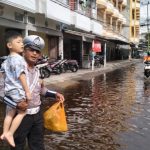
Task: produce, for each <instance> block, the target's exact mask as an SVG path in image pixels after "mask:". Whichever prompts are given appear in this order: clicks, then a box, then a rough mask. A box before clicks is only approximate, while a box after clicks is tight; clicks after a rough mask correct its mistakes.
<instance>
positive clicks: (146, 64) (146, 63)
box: [144, 61, 150, 78]
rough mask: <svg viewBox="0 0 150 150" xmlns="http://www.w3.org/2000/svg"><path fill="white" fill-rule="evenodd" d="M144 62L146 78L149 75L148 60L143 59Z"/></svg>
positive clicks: (149, 62) (149, 63) (149, 64)
mask: <svg viewBox="0 0 150 150" xmlns="http://www.w3.org/2000/svg"><path fill="white" fill-rule="evenodd" d="M144 64H145V66H144V75H145V76H146V77H147V78H148V77H149V76H150V61H145V62H144Z"/></svg>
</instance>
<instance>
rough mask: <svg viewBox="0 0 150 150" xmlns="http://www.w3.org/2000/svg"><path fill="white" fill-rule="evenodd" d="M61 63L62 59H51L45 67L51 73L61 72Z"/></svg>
mask: <svg viewBox="0 0 150 150" xmlns="http://www.w3.org/2000/svg"><path fill="white" fill-rule="evenodd" d="M61 63H62V60H55V61H51V62H49V64H48V66H47V68H48V69H49V71H50V72H51V73H55V74H61V73H62V71H61Z"/></svg>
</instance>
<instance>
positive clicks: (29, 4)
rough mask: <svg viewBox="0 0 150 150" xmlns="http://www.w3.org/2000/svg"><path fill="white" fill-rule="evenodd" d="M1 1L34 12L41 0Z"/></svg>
mask: <svg viewBox="0 0 150 150" xmlns="http://www.w3.org/2000/svg"><path fill="white" fill-rule="evenodd" d="M0 2H1V3H4V4H7V5H11V6H14V7H16V8H19V9H23V10H25V11H29V12H32V13H35V12H36V9H37V8H36V7H37V5H39V0H38V2H37V1H36V0H28V1H27V0H1V1H0Z"/></svg>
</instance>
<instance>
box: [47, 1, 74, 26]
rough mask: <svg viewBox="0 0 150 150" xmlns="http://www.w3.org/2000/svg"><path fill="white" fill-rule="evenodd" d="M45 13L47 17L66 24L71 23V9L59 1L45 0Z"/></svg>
mask: <svg viewBox="0 0 150 150" xmlns="http://www.w3.org/2000/svg"><path fill="white" fill-rule="evenodd" d="M56 10H57V11H56ZM46 14H47V18H49V19H53V20H56V21H59V22H62V23H65V24H68V25H70V24H72V20H71V15H72V14H71V10H70V8H69V6H67V5H65V6H64V5H61V4H59V3H56V2H53V1H50V0H47V9H46ZM64 14H65V15H64Z"/></svg>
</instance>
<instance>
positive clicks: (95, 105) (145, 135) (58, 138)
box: [0, 63, 150, 150]
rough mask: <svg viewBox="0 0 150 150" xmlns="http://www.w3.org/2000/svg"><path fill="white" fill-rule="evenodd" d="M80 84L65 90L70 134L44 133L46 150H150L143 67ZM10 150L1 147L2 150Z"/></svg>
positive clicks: (149, 105)
mask: <svg viewBox="0 0 150 150" xmlns="http://www.w3.org/2000/svg"><path fill="white" fill-rule="evenodd" d="M83 78H84V77H83ZM79 83H80V84H77V85H75V86H72V87H70V88H68V89H65V90H62V92H63V93H64V95H65V99H66V101H65V110H66V115H67V122H68V128H69V130H68V131H67V132H66V133H51V132H49V131H45V149H46V150H91V149H93V150H149V146H150V82H149V83H148V81H146V80H145V79H144V76H143V64H141V63H138V64H137V65H131V66H128V67H126V68H123V69H118V70H115V71H113V72H108V73H106V74H102V75H100V76H97V77H94V78H92V79H87V80H86V79H82V80H80V81H79ZM0 107H1V108H0V128H1V130H2V122H3V116H4V107H3V105H0ZM7 149H8V148H7V146H6V144H3V143H1V144H0V150H7Z"/></svg>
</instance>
